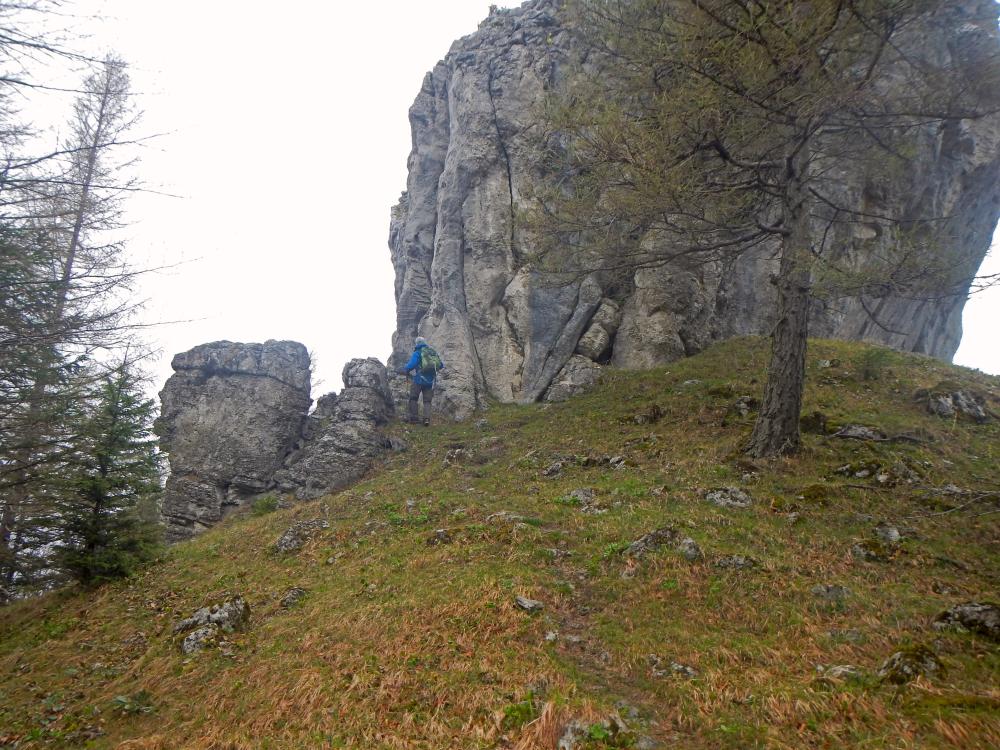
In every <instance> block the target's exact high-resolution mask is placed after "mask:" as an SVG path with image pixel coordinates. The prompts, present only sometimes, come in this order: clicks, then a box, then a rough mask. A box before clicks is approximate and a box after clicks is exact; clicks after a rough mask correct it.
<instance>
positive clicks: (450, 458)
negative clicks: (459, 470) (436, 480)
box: [444, 448, 472, 466]
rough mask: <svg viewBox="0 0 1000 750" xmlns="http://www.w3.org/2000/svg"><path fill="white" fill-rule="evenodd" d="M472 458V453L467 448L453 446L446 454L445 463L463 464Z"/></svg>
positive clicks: (452, 464) (450, 464)
mask: <svg viewBox="0 0 1000 750" xmlns="http://www.w3.org/2000/svg"><path fill="white" fill-rule="evenodd" d="M470 458H472V453H470V452H469V451H468V450H466V449H465V448H452V449H451V450H450V451H448V452H447V453H446V454H445V455H444V465H445V466H455V465H458V464H463V463H465V462H466V461H468V460H469V459H470Z"/></svg>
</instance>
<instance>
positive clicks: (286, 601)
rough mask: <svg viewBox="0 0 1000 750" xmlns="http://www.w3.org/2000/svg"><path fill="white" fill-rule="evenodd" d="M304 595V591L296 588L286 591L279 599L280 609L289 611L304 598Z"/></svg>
mask: <svg viewBox="0 0 1000 750" xmlns="http://www.w3.org/2000/svg"><path fill="white" fill-rule="evenodd" d="M306 593H307V592H306V590H305V589H303V588H299V587H298V586H293V587H292V588H290V589H288V591H286V592H285V594H284V596H282V597H281V606H282V608H284V609H291V608H292V607H294V606H295V605H296V604H298V603H299V602H300V601H301V600H302V597H304V596H305V595H306Z"/></svg>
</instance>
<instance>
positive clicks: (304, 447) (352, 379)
mask: <svg viewBox="0 0 1000 750" xmlns="http://www.w3.org/2000/svg"><path fill="white" fill-rule="evenodd" d="M343 378H344V389H343V390H342V391H341V392H340V395H334V394H332V393H331V394H328V395H326V396H323V398H321V399H320V400H319V403H318V404H317V406H316V410H315V411H314V412H313V413H312V414H311V415H310V416H309V419H308V422H307V424H306V431H305V433H304V435H303V440H302V442H301V444H300V446H299V447H298V449H297V450H295V451H294V452H293V453H292V454H290V455H289V456H288V457H287V458H286V459H285V462H284V468H282V469H281V470H280V471H279V472H277V474H276V475H275V482H276V485H277V488H278V489H279V490H281V491H282V492H293V493H295V496H296V497H297V498H299V499H300V500H309V499H312V498H315V497H319V496H320V495H325V494H326V493H328V492H333V491H335V490H338V489H342V488H344V487H346V486H348V485H350V484H353V483H354V482H356V481H358V480H359V479H360V478H361V477H362V476H363V475H364V473H365V471H366V470H367V469H368V467H369V466H370V465H371V463H372V462H373V461H374V460H375V459H376V458H378V457H379V456H380V455H382V453H384V452H385V450H386V449H387V448H389V447H390V446H389V441H388V438H387V437H386V436H385V434H383V432H382V431H381V430H380V429H379V428H380V427H382V426H384V425H385V424H386V423H387V422H388V421H389V419H390V417H391V416H392V413H393V406H392V397H391V395H390V393H389V382H388V378H387V377H386V371H385V367H384V366H383V365H382V363H381V362H379V361H378V360H377V359H352V360H351V361H350V362H348V363H347V364H346V365H345V366H344V374H343Z"/></svg>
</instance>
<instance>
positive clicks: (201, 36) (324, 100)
mask: <svg viewBox="0 0 1000 750" xmlns="http://www.w3.org/2000/svg"><path fill="white" fill-rule="evenodd" d="M496 4H497V5H499V6H500V7H515V6H517V5H519V4H520V3H519V2H498V3H496ZM490 5H491V3H490V2H487V1H486V0H380V2H370V3H332V2H320V1H319V0H315V1H308V0H302V1H300V2H288V3H274V2H268V3H264V2H255V1H253V0H249V1H248V0H242V1H240V2H237V1H235V0H172V2H151V1H149V0H79V1H78V2H75V3H73V4H72V5H71V6H70V8H71V11H72V12H73V13H75V14H79V16H80V17H81V18H82V17H83V16H86V15H99V16H101V20H99V21H83V20H79V19H76V20H73V21H72V25H73V26H75V27H76V28H77V29H85V30H87V32H88V33H89V35H90V38H89V41H88V42H87V44H88V45H89V48H90V50H91V52H92V53H94V54H104V53H105V52H107V51H111V50H113V51H115V52H117V53H118V54H120V55H121V56H122V57H123V58H124V59H125V60H126V61H128V62H129V64H130V73H131V76H132V80H133V87H134V89H135V91H137V92H140V94H141V95H140V96H139V97H138V102H139V106H140V108H141V109H142V110H143V112H144V116H143V120H142V124H141V126H140V132H142V133H145V134H149V133H165V134H166V135H164V136H163V137H161V138H158V139H156V140H155V141H154V142H153V144H152V145H150V146H147V147H146V148H145V149H144V150H143V153H142V162H141V165H140V166H139V169H138V172H139V176H140V178H141V179H142V180H143V182H144V183H145V184H146V185H147V186H148V187H150V188H155V189H157V190H160V191H163V192H167V193H171V194H175V195H178V196H181V197H179V198H168V197H163V196H160V195H154V194H146V195H138V196H136V197H135V198H133V199H131V201H130V203H129V207H128V219H129V221H130V224H131V226H130V228H129V230H128V231H129V236H130V243H129V245H130V248H131V252H132V253H133V254H134V261H135V264H136V265H140V266H147V267H149V266H166V265H176V264H180V265H176V267H175V268H173V269H172V270H169V271H164V272H161V273H158V274H155V275H153V276H151V277H149V278H148V279H147V281H146V282H145V283H144V286H143V288H142V290H141V293H142V295H143V296H144V297H146V298H148V303H147V306H146V312H145V316H146V319H147V320H149V321H157V322H158V321H183V322H178V323H174V324H170V325H163V326H160V327H158V328H155V329H153V330H152V331H151V333H150V336H149V337H150V338H151V339H152V340H153V342H154V343H155V345H156V346H157V347H158V348H160V349H161V350H162V351H163V355H162V357H161V358H160V361H159V362H158V363H157V365H156V367H155V376H156V379H157V388H159V387H160V386H161V385H162V382H163V381H164V380H165V379H166V377H167V376H168V375H169V374H170V372H171V370H170V367H169V361H170V357H171V356H172V355H173V354H174V353H176V352H180V351H184V350H186V349H189V348H191V347H193V346H195V345H197V344H201V343H205V342H208V341H215V340H219V339H228V340H230V341H264V340H265V339H268V338H276V339H294V340H297V341H301V342H302V343H304V344H305V345H306V346H307V347H309V349H310V350H311V351H312V352H313V353H314V355H315V370H316V380H317V381H322V382H321V384H320V385H319V387H318V388H317V389H316V391H315V392H314V394H313V395H314V396H319V395H320V394H321V393H323V392H326V391H328V390H333V389H335V388H339V387H340V370H341V368H342V367H343V364H344V363H345V362H346V361H347V360H348V359H350V358H352V357H366V356H375V357H378V358H379V359H382V360H383V361H384V360H385V358H386V357H387V356H388V354H389V352H390V349H391V342H390V336H391V333H392V330H393V328H394V320H395V302H394V299H393V273H392V266H391V264H390V261H389V251H388V248H387V236H388V226H389V208H390V207H391V206H392V205H393V204H394V203H395V202H396V200H397V199H398V197H399V194H400V192H401V191H402V190H403V189H404V188H405V184H406V157H407V155H408V153H409V150H410V131H409V123H408V120H407V110H408V108H409V106H410V104H411V103H412V101H413V99H414V97H415V96H416V94H417V92H418V90H419V88H420V84H421V81H422V79H423V77H424V74H425V73H426V72H427V71H428V70H430V69H431V68H432V67H433V66H434V64H435V63H436V62H437V61H438V60H440V59H441V58H442V57H443V56H444V54H445V53H446V52H447V50H448V48H449V46H450V45H451V43H452V41H454V40H455V39H457V38H459V37H461V36H464V35H466V34H469V33H472V32H473V31H475V30H476V27H477V24H478V23H479V21H481V20H482V19H483V18H485V17H486V15H487V13H488V9H489V6H490ZM52 96H53V97H55V96H57V95H52ZM63 96H64V97H67V95H63ZM70 103H71V101H70V99H69V98H66V101H64V102H58V101H53V102H52V103H51V105H52V107H60V106H62V107H65V111H66V112H68V107H69V105H70ZM62 119H65V118H62ZM994 245H996V243H994ZM988 263H991V264H992V265H991V266H990V268H992V271H993V272H1000V260H998V259H997V258H995V257H994V258H993V259H992V261H988ZM984 270H986V269H985V268H984ZM997 323H1000V289H993V290H990V291H989V292H986V293H984V294H982V295H980V296H979V297H978V298H977V299H974V300H973V301H971V302H970V303H969V304H968V306H967V307H966V318H965V330H966V336H965V340H964V341H963V345H962V348H961V350H960V351H959V354H958V356H957V357H956V361H957V362H959V363H961V364H965V365H969V366H973V367H979V368H980V369H983V370H986V371H988V372H994V373H1000V347H998V346H997V345H996V339H997V336H996V330H995V329H996V326H997Z"/></svg>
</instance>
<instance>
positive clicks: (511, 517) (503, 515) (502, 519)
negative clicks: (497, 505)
mask: <svg viewBox="0 0 1000 750" xmlns="http://www.w3.org/2000/svg"><path fill="white" fill-rule="evenodd" d="M523 522H524V516H521V515H518V514H517V513H511V512H510V511H509V510H498V511H497V512H496V513H490V515H488V516H486V523H523Z"/></svg>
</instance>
